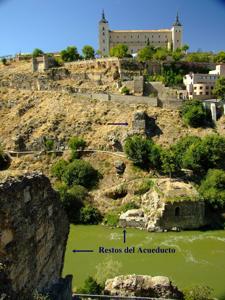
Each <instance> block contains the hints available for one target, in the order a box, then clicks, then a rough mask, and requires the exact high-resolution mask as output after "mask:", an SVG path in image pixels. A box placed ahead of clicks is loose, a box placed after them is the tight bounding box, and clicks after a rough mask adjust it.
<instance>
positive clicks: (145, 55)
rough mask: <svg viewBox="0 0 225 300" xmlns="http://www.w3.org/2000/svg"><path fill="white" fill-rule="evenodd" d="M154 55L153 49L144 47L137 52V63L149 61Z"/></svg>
mask: <svg viewBox="0 0 225 300" xmlns="http://www.w3.org/2000/svg"><path fill="white" fill-rule="evenodd" d="M154 53H155V49H154V48H153V47H151V46H146V47H144V48H142V49H141V50H139V51H138V61H140V62H146V61H148V60H151V59H152V57H153V54H154Z"/></svg>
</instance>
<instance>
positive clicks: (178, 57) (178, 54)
mask: <svg viewBox="0 0 225 300" xmlns="http://www.w3.org/2000/svg"><path fill="white" fill-rule="evenodd" d="M183 57H184V54H183V53H182V49H180V48H177V49H176V51H174V52H172V58H173V60H174V61H180V60H181V59H182V58H183Z"/></svg>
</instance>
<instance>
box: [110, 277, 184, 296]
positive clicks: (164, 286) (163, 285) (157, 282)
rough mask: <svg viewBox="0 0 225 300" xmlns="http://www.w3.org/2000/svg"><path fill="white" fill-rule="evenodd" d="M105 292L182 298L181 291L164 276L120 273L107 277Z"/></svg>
mask: <svg viewBox="0 0 225 300" xmlns="http://www.w3.org/2000/svg"><path fill="white" fill-rule="evenodd" d="M105 293H106V294H108V295H111V296H121V297H134V296H136V297H155V298H160V297H161V298H163V299H180V300H182V299H184V298H183V293H182V292H181V291H179V290H178V288H177V287H176V286H175V285H173V284H172V283H171V281H170V280H169V278H168V277H165V276H155V277H151V276H146V275H126V276H124V275H122V276H118V277H115V278H113V279H108V280H107V281H106V283H105Z"/></svg>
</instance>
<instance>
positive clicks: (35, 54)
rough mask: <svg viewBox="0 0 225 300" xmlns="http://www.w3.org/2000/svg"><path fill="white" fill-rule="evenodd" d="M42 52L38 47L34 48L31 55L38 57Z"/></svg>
mask: <svg viewBox="0 0 225 300" xmlns="http://www.w3.org/2000/svg"><path fill="white" fill-rule="evenodd" d="M43 54H44V52H43V51H42V50H41V49H39V48H35V49H34V51H33V52H32V56H33V57H38V56H41V55H43Z"/></svg>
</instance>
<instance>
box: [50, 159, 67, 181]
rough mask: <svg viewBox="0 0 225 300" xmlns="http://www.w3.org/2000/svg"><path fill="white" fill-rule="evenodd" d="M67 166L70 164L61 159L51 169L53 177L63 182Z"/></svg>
mask: <svg viewBox="0 0 225 300" xmlns="http://www.w3.org/2000/svg"><path fill="white" fill-rule="evenodd" d="M67 166H68V162H67V161H66V160H65V159H59V160H58V161H57V162H56V163H55V164H54V165H53V166H52V168H51V173H52V175H53V176H54V177H56V178H58V179H59V180H61V179H62V176H63V174H64V172H65V170H66V167H67Z"/></svg>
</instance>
